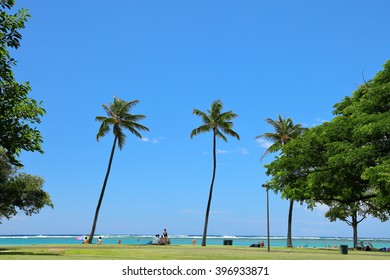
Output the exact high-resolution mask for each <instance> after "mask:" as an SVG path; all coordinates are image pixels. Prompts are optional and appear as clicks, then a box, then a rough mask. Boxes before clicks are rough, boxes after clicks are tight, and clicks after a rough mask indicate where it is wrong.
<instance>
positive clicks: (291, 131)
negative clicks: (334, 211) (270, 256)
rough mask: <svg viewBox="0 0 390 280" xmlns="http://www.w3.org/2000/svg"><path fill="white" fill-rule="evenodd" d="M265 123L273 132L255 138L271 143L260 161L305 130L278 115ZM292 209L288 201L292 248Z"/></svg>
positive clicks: (289, 245) (291, 203)
mask: <svg viewBox="0 0 390 280" xmlns="http://www.w3.org/2000/svg"><path fill="white" fill-rule="evenodd" d="M265 121H266V122H267V123H269V124H270V125H272V126H273V127H274V129H275V132H268V133H264V134H262V135H259V136H256V139H258V138H264V139H266V140H269V141H272V142H273V144H272V145H271V146H270V147H268V149H267V150H266V151H265V152H264V154H263V156H262V157H261V159H260V160H262V159H263V158H264V157H265V156H266V155H267V154H269V153H272V152H277V151H280V150H281V149H282V147H283V145H285V144H286V143H288V142H289V141H290V140H292V139H294V138H296V137H298V136H299V135H300V134H302V133H303V131H305V130H306V129H305V128H302V125H300V124H294V123H293V121H292V119H291V118H288V119H286V118H284V119H283V118H282V117H281V116H280V115H278V119H277V120H276V121H275V120H273V119H271V118H267V119H265ZM293 208H294V201H293V200H290V207H289V211H288V226H287V247H292V237H291V225H292V213H293Z"/></svg>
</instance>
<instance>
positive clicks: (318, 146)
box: [266, 61, 390, 245]
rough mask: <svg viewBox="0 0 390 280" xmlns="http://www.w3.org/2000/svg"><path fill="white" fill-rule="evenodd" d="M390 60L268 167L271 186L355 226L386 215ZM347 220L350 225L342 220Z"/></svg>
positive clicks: (388, 201)
mask: <svg viewBox="0 0 390 280" xmlns="http://www.w3.org/2000/svg"><path fill="white" fill-rule="evenodd" d="M389 92H390V62H389V61H388V62H387V63H386V64H385V65H384V70H383V71H380V72H379V73H378V74H377V75H376V76H375V77H374V79H373V80H371V81H369V82H367V83H365V84H363V85H361V86H360V87H359V88H358V89H357V90H356V91H355V92H354V93H353V94H352V96H351V97H345V98H344V99H343V100H342V101H341V102H339V103H337V104H335V106H334V107H335V111H334V114H335V115H336V116H335V117H334V118H333V119H332V120H331V121H330V122H326V123H323V124H322V125H320V126H316V127H313V128H311V129H310V130H308V131H307V132H305V133H304V134H303V135H302V136H300V137H298V138H297V139H294V140H292V141H290V142H289V143H287V144H286V145H285V146H283V148H282V152H281V155H280V157H278V158H277V159H276V160H275V161H273V162H272V163H270V164H269V165H267V166H266V168H267V174H268V175H272V180H271V181H270V182H269V184H270V185H272V186H273V188H280V187H282V186H283V187H286V186H287V188H286V189H285V195H286V197H288V198H290V199H295V200H299V201H305V202H307V203H308V206H309V208H312V207H314V206H315V204H316V203H322V204H326V205H328V206H329V207H330V209H329V211H328V212H327V214H326V216H327V217H328V218H329V219H330V220H331V221H334V220H336V219H340V220H342V221H345V222H347V223H348V224H349V225H351V226H352V227H353V236H354V245H356V243H357V236H358V234H357V225H358V223H359V222H360V221H361V220H362V219H363V218H364V217H366V215H371V216H373V217H376V218H378V219H380V220H381V221H386V220H387V219H388V218H389V216H390V175H389V170H390V168H389V167H390V141H389V138H390V110H389V109H390V94H389ZM347 217H350V218H351V220H349V222H348V221H347V220H346V219H347Z"/></svg>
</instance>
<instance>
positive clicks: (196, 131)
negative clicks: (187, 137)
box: [191, 124, 211, 139]
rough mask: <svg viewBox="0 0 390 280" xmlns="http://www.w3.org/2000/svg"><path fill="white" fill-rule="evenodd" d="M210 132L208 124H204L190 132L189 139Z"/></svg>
mask: <svg viewBox="0 0 390 280" xmlns="http://www.w3.org/2000/svg"><path fill="white" fill-rule="evenodd" d="M210 130H211V126H210V125H208V124H204V125H201V126H199V127H197V128H195V129H193V130H192V132H191V139H192V138H193V137H194V136H196V135H199V134H201V133H203V132H209V131H210Z"/></svg>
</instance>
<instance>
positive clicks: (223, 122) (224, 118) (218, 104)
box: [191, 100, 240, 246]
mask: <svg viewBox="0 0 390 280" xmlns="http://www.w3.org/2000/svg"><path fill="white" fill-rule="evenodd" d="M222 109H223V104H222V101H221V100H216V101H214V102H213V103H212V104H211V109H210V110H207V113H205V112H202V111H200V110H198V109H194V110H193V114H194V115H196V116H199V117H201V118H202V122H203V125H201V126H199V127H197V128H195V129H193V130H192V132H191V139H192V138H193V137H194V136H196V135H198V134H200V133H203V132H210V131H212V132H213V163H214V164H213V175H212V178H211V184H210V192H209V198H208V201H207V209H206V217H205V223H204V230H203V238H202V246H206V237H207V227H208V222H209V214H210V206H211V199H212V196H213V187H214V179H215V173H216V169H217V152H216V151H217V150H216V146H217V137H218V138H221V139H222V140H223V141H225V142H227V138H226V136H225V135H224V133H225V134H227V135H229V136H232V137H236V138H237V139H238V140H240V136H239V135H238V134H237V133H236V132H235V131H234V130H233V122H232V121H231V120H232V119H234V118H236V117H238V115H237V114H235V113H233V112H232V111H227V112H222Z"/></svg>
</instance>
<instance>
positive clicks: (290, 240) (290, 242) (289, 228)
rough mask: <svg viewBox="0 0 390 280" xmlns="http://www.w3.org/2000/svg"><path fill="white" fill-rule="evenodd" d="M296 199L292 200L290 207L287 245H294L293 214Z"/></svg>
mask: <svg viewBox="0 0 390 280" xmlns="http://www.w3.org/2000/svg"><path fill="white" fill-rule="evenodd" d="M293 208H294V200H290V208H289V210H288V224H287V247H292V246H293V245H292V237H291V227H292V216H293Z"/></svg>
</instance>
